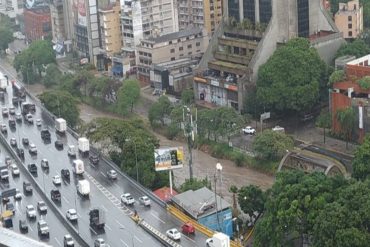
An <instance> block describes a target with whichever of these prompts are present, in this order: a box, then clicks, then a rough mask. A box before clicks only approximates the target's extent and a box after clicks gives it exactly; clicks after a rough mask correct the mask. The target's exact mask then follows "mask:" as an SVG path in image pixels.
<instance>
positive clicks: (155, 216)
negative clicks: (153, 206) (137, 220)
mask: <svg viewBox="0 0 370 247" xmlns="http://www.w3.org/2000/svg"><path fill="white" fill-rule="evenodd" d="M154 212H155V211H154ZM156 213H157V212H156ZM150 214H151V215H152V216H153V217H154V218H156V219H157V220H159V221H160V222H162V223H163V224H166V222H165V221H163V220H162V219H161V218H159V217H158V216H157V215H155V214H153V212H150Z"/></svg>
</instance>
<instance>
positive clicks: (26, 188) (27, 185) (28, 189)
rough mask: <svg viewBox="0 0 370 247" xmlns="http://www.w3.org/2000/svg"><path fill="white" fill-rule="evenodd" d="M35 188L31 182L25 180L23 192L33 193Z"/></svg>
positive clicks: (26, 193)
mask: <svg viewBox="0 0 370 247" xmlns="http://www.w3.org/2000/svg"><path fill="white" fill-rule="evenodd" d="M32 192H33V189H32V186H31V183H30V182H25V181H24V182H23V193H24V194H25V195H32Z"/></svg>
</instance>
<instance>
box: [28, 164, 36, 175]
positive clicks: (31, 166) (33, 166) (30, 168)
mask: <svg viewBox="0 0 370 247" xmlns="http://www.w3.org/2000/svg"><path fill="white" fill-rule="evenodd" d="M27 167H28V171H29V172H30V173H32V174H37V166H36V164H35V163H31V164H28V166H27Z"/></svg>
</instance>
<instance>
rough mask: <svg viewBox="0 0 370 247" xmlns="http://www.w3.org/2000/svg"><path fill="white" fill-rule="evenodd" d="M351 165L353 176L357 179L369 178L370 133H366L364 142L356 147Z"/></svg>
mask: <svg viewBox="0 0 370 247" xmlns="http://www.w3.org/2000/svg"><path fill="white" fill-rule="evenodd" d="M352 166H353V174H352V176H353V177H354V178H356V179H359V180H365V179H367V178H370V135H367V136H366V137H365V139H364V142H363V143H362V144H361V145H360V146H359V147H358V148H357V149H356V152H355V158H354V159H353V162H352Z"/></svg>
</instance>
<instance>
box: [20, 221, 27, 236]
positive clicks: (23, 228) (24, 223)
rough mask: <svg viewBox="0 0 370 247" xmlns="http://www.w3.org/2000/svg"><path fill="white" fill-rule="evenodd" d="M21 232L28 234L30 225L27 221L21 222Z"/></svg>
mask: <svg viewBox="0 0 370 247" xmlns="http://www.w3.org/2000/svg"><path fill="white" fill-rule="evenodd" d="M19 231H20V232H22V233H26V232H28V225H27V221H26V220H19Z"/></svg>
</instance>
